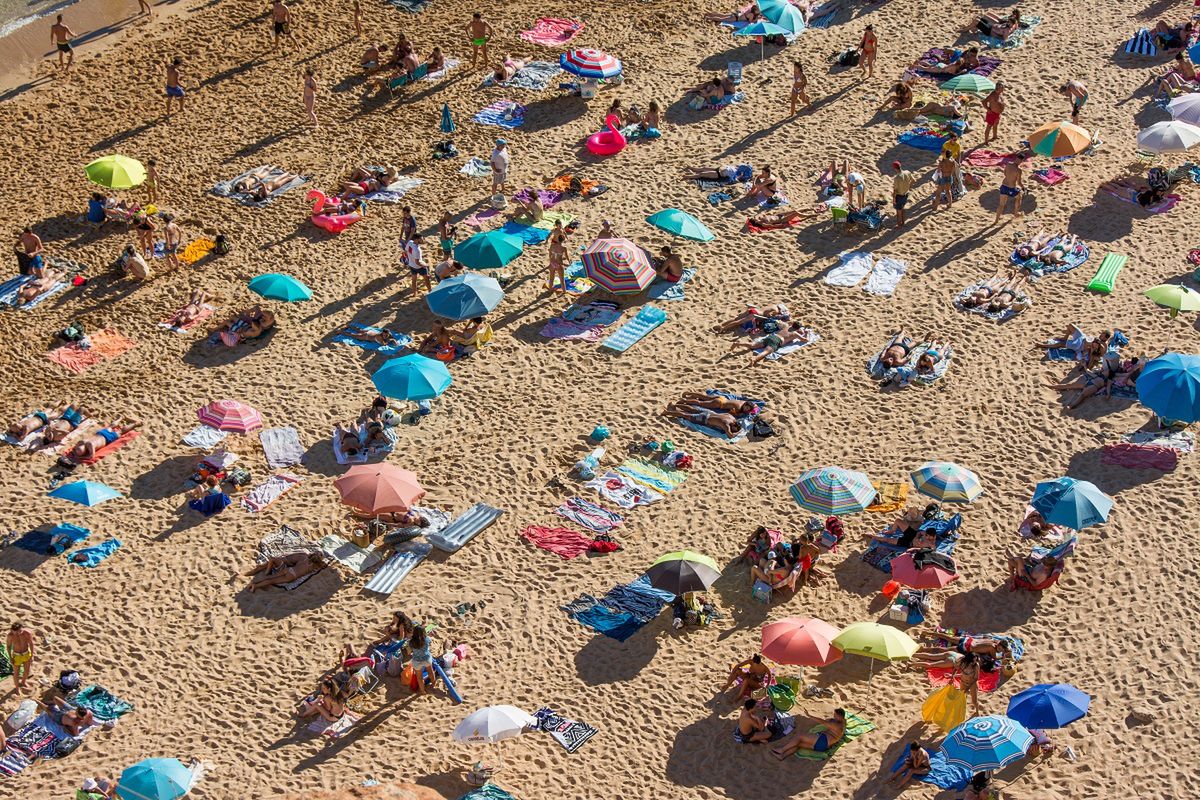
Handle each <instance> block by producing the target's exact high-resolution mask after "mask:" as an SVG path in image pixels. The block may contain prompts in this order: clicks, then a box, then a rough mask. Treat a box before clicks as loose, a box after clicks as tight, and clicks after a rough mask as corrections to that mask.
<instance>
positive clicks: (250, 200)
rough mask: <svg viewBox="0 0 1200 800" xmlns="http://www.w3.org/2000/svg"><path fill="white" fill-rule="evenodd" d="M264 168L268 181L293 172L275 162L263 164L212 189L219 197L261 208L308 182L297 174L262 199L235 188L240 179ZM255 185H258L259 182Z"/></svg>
mask: <svg viewBox="0 0 1200 800" xmlns="http://www.w3.org/2000/svg"><path fill="white" fill-rule="evenodd" d="M264 169H265V170H268V173H267V177H266V180H268V181H269V180H273V179H276V178H279V177H282V176H283V175H284V174H291V173H287V170H285V169H283V167H277V166H275V165H273V164H263V165H262V166H259V167H255V168H254V169H248V170H246V171H245V172H243V173H242V174H241V175H238V176H237V177H236V178H233V179H232V180H228V181H220V182H218V183H216V184H215V185H214V186H213V188H212V190H211V191H212V193H213V194H215V195H217V196H218V197H228V198H229V199H230V200H233V201H236V202H238V203H241V204H242V205H244V206H249V207H250V208H261V207H262V206H265V205H267V204H268V203H270V202H272V201H273V200H275V199H276V198H277V197H279V196H280V195H281V194H283V193H284V192H287V191H290V190H292V189H295V188H296V187H297V186H301V185H303V184H305V183H308V178H306V177H304V176H303V175H296V176H294V177H293V178H292V179H291V180H290V181H288V182H287V183H285V184H283V185H282V186H280V187H279V188H278V189H276V190H275V191H273V192H271V193H270V194H269V195H267V196H266V197H265V198H263V199H262V200H258V199H256V198H255V197H253V196H252V195H250V194H248V193H246V192H239V191H237V190H235V189H234V188H233V187H234V185H235V184H236V183H237V182H238V181H240V180H242V179H244V178H249V177H250V175H251V174H252V173H254V172H258V171H259V170H264ZM255 185H257V183H256V184H255Z"/></svg>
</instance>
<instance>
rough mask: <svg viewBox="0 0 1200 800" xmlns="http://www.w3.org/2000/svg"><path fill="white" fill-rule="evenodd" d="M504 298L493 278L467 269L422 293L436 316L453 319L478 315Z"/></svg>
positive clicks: (498, 303)
mask: <svg viewBox="0 0 1200 800" xmlns="http://www.w3.org/2000/svg"><path fill="white" fill-rule="evenodd" d="M503 299H504V290H503V289H501V288H500V284H499V283H498V282H497V281H496V279H495V278H489V277H488V276H487V275H480V274H479V273H478V272H467V273H465V274H463V275H455V276H454V277H453V278H447V279H446V280H444V281H442V282H440V283H439V284H438V285H437V288H436V289H434V290H433V291H432V292H430V293H429V294H427V295H425V304H426V305H427V306H429V310H430V311H432V312H433V313H435V314H437V315H438V316H439V317H446V318H447V319H453V320H464V319H471V318H472V317H482V316H483V315H484V314H486V313H488V312H489V311H491V310H492V309H493V308H495V307H496V306H498V305H500V301H501V300H503Z"/></svg>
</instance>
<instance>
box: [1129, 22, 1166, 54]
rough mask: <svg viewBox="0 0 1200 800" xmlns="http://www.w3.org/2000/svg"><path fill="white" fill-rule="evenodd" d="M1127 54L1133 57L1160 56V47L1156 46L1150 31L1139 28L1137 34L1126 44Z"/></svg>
mask: <svg viewBox="0 0 1200 800" xmlns="http://www.w3.org/2000/svg"><path fill="white" fill-rule="evenodd" d="M1125 52H1126V53H1127V54H1128V55H1132V56H1147V57H1150V58H1153V57H1154V56H1156V55H1158V46H1157V45H1155V44H1154V37H1153V36H1152V35H1151V34H1150V29H1149V28H1139V29H1138V31H1137V33H1135V34H1134V35H1133V36H1132V37H1131V38H1130V39H1129V41H1128V42H1126V43H1125Z"/></svg>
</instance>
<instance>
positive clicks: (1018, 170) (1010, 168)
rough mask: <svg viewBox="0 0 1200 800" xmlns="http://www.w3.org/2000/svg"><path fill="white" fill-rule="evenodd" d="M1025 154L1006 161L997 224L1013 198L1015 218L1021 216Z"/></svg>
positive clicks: (997, 211) (997, 209)
mask: <svg viewBox="0 0 1200 800" xmlns="http://www.w3.org/2000/svg"><path fill="white" fill-rule="evenodd" d="M1024 164H1025V160H1024V154H1018V155H1017V156H1016V157H1014V158H1008V159H1006V160H1005V161H1004V179H1003V180H1002V181H1001V183H1000V204H999V205H998V206H997V207H996V224H997V225H999V224H1000V218H1001V217H1002V216H1004V209H1005V208H1006V207H1007V206H1008V201H1009V199H1010V198H1011V199H1012V201H1013V219H1016V218H1018V217H1020V216H1021V192H1022V191H1023V188H1024V184H1025V169H1024Z"/></svg>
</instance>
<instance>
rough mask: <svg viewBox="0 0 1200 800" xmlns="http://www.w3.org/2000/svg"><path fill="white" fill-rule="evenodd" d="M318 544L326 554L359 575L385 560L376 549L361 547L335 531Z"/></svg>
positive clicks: (322, 538) (323, 537)
mask: <svg viewBox="0 0 1200 800" xmlns="http://www.w3.org/2000/svg"><path fill="white" fill-rule="evenodd" d="M317 545H318V547H320V549H321V552H323V553H325V555H327V556H329V557H330V558H332V559H333V560H334V561H336V562H338V563H339V564H341V565H342V566H344V567H346V568H347V569H349V570H351V571H353V572H356V573H358V574H359V575H362V574H363V573H364V572H366V571H367V570H369V569H371V567H374V566H375V565H376V564H378V563H379V562H380V561H382V560H383V559H382V558H380V556H379V554H378V553H376V552H375V551H374V550H366V549H364V548H362V547H359V546H358V545H356V544H355V543H354V542H351V541H349V540H347V539H345V538H343V537H341V536H338V535H337V534H335V533H330V534H327V535H325V536H322V537H321V541H320V542H318V543H317Z"/></svg>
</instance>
